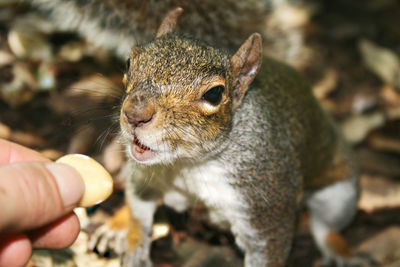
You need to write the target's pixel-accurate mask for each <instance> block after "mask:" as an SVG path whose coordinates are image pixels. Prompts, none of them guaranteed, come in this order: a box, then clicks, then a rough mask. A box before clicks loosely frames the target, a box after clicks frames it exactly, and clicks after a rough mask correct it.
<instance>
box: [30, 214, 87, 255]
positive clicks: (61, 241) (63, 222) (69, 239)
mask: <svg viewBox="0 0 400 267" xmlns="http://www.w3.org/2000/svg"><path fill="white" fill-rule="evenodd" d="M79 231H80V225H79V219H78V217H77V216H76V214H75V213H74V212H71V213H70V214H68V215H66V216H64V217H63V218H61V219H59V220H58V221H56V222H54V223H52V224H50V225H47V226H45V227H42V228H41V229H38V230H34V231H32V232H30V233H29V234H28V236H29V238H30V239H31V241H32V246H33V247H34V248H40V249H44V248H46V249H62V248H66V247H69V246H70V245H72V243H74V241H75V239H76V238H77V236H78V234H79Z"/></svg>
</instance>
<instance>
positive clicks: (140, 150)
mask: <svg viewBox="0 0 400 267" xmlns="http://www.w3.org/2000/svg"><path fill="white" fill-rule="evenodd" d="M133 142H134V144H135V145H136V146H135V150H136V152H138V153H140V154H143V153H144V152H145V151H148V150H150V147H147V146H145V145H143V144H142V143H140V142H139V139H138V138H137V137H136V135H134V136H133Z"/></svg>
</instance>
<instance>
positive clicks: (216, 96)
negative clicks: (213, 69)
mask: <svg viewBox="0 0 400 267" xmlns="http://www.w3.org/2000/svg"><path fill="white" fill-rule="evenodd" d="M224 91H225V87H224V86H222V85H218V86H215V87H213V88H211V89H210V90H208V91H207V92H205V93H204V95H203V96H202V97H201V98H202V99H204V100H205V101H207V102H209V103H210V104H211V105H213V106H216V105H218V104H219V103H220V102H221V99H222V93H223V92H224Z"/></svg>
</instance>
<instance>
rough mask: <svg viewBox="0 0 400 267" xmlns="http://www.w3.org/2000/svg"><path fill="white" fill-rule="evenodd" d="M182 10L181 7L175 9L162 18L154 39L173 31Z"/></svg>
mask: <svg viewBox="0 0 400 267" xmlns="http://www.w3.org/2000/svg"><path fill="white" fill-rule="evenodd" d="M182 12H183V9H182V8H181V7H177V8H175V9H173V10H171V11H170V12H168V14H167V15H166V16H165V17H164V19H163V21H162V22H161V24H160V26H159V27H158V30H157V34H156V38H159V37H161V36H163V35H165V34H167V33H171V32H173V31H174V29H175V26H176V23H177V22H178V18H179V16H180V15H181V14H182Z"/></svg>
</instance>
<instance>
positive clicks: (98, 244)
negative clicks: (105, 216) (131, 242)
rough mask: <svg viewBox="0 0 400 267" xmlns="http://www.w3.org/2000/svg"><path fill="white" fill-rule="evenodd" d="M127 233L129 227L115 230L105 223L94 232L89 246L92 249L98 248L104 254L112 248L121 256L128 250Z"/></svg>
mask: <svg viewBox="0 0 400 267" xmlns="http://www.w3.org/2000/svg"><path fill="white" fill-rule="evenodd" d="M127 235H128V229H120V230H114V229H111V228H110V227H109V226H108V225H107V224H104V225H102V226H100V227H99V228H98V229H97V230H96V231H95V232H94V233H93V234H92V236H91V237H90V241H89V245H88V248H89V249H90V250H94V249H97V251H98V252H99V253H100V254H102V255H103V254H105V253H106V252H107V251H110V250H112V251H113V252H115V253H116V254H117V255H118V256H121V255H123V254H124V253H125V252H126V251H127V247H128V246H127V242H126V238H127Z"/></svg>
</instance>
